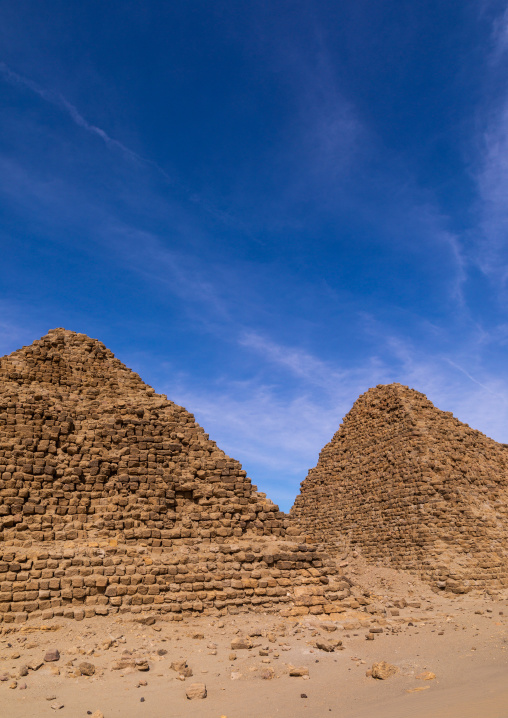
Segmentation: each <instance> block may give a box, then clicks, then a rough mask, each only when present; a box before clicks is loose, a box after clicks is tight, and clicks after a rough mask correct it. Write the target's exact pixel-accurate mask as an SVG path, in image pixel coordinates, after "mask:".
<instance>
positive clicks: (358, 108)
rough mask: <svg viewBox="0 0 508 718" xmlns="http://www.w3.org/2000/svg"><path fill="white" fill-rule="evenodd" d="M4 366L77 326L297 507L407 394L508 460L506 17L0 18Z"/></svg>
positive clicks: (368, 5)
mask: <svg viewBox="0 0 508 718" xmlns="http://www.w3.org/2000/svg"><path fill="white" fill-rule="evenodd" d="M0 103H1V105H0V213H1V215H0V216H1V218H2V221H1V223H0V249H1V258H2V272H1V279H0V354H5V353H9V352H11V351H13V350H15V349H16V348H18V347H19V346H21V345H24V344H30V343H31V342H32V341H33V340H34V339H35V338H38V337H40V336H42V335H43V334H45V333H46V332H47V331H48V330H49V329H50V328H53V327H57V326H64V327H66V328H68V329H73V330H75V331H78V332H85V333H87V334H88V335H90V336H92V337H97V338H99V339H101V340H102V341H104V342H105V344H106V345H107V346H108V347H109V348H111V349H112V351H114V352H115V354H116V355H117V356H118V357H119V358H120V359H121V360H122V361H124V362H125V363H126V364H128V365H129V366H131V367H132V368H133V369H135V370H136V371H137V372H139V374H140V375H141V376H142V378H143V379H144V380H145V381H147V382H148V383H149V384H151V385H152V386H154V388H155V389H156V390H157V391H159V392H163V393H166V394H167V395H168V397H169V398H171V399H173V400H174V401H176V402H177V403H179V404H182V405H184V406H185V407H186V408H187V409H188V410H189V411H192V412H194V413H195V415H196V418H197V420H198V421H199V422H200V423H201V424H202V425H203V426H204V427H205V430H206V431H207V432H208V433H209V434H210V436H211V437H212V438H213V439H215V440H216V441H217V443H218V444H219V446H220V447H221V448H223V449H224V450H225V451H226V453H228V454H229V455H231V456H234V457H235V458H237V459H238V460H240V461H241V462H242V463H243V464H244V467H245V468H246V469H247V471H248V473H249V475H250V476H251V478H252V480H253V481H254V483H256V484H257V485H258V487H259V489H260V490H263V491H266V492H267V493H268V495H269V496H270V497H271V498H273V499H274V500H275V501H277V502H278V503H279V504H280V505H281V507H283V508H284V509H288V508H289V507H290V505H291V504H292V502H293V500H294V497H295V495H296V493H297V491H298V488H299V482H300V481H302V480H303V479H304V478H305V475H306V473H307V471H308V469H309V468H310V467H312V466H313V465H315V463H316V461H317V457H318V453H319V451H320V449H321V448H322V446H323V445H324V444H325V443H326V442H327V441H329V440H330V438H331V436H332V435H333V433H334V432H335V431H336V429H337V428H338V427H339V424H340V422H341V420H342V417H343V416H344V415H345V414H346V413H347V412H348V411H349V409H350V408H351V406H352V404H353V402H354V401H355V400H356V398H357V397H358V396H359V394H360V393H362V392H364V391H366V390H367V389H368V388H369V387H371V386H375V385H376V384H379V383H389V382H392V381H399V382H401V383H403V384H408V385H410V386H411V387H413V388H415V389H418V390H419V391H422V392H424V393H426V394H427V395H428V396H429V398H430V399H431V400H432V401H433V402H434V403H435V404H436V405H437V406H439V407H440V408H441V409H444V410H447V411H453V413H454V414H455V415H456V416H457V417H458V418H459V419H461V420H462V421H465V422H467V423H469V424H470V425H471V426H473V427H474V428H478V429H480V430H481V431H483V432H485V433H487V434H488V435H490V436H492V437H493V438H495V439H497V440H498V441H504V442H508V376H507V361H506V354H507V347H508V317H507V309H506V308H507V306H508V249H507V236H508V201H507V199H508V5H507V4H506V2H489V1H488V0H485V1H481V0H478V1H477V2H468V1H467V0H461V2H455V1H452V0H439V2H438V1H433V0H429V1H428V2H426V3H408V2H402V0H387V1H386V2H383V3H379V2H377V1H376V0H355V2H341V3H337V2H328V1H327V0H313V1H312V2H310V1H306V0H301V1H300V2H298V1H295V2H285V1H284V0H281V1H280V2H277V3H268V2H256V3H234V2H231V0H229V2H224V1H221V0H218V1H217V2H214V3H210V2H194V1H193V0H189V2H185V3H167V2H154V1H150V0H144V2H140V1H133V0H131V1H129V0H123V1H122V2H118V1H117V0H110V1H109V2H107V3H105V2H103V1H102V0H101V2H99V1H98V0H87V2H85V3H69V2H63V1H56V0H47V2H44V3H41V2H35V1H30V0H16V1H14V0H10V1H7V2H0Z"/></svg>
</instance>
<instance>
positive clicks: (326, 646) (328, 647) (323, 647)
mask: <svg viewBox="0 0 508 718" xmlns="http://www.w3.org/2000/svg"><path fill="white" fill-rule="evenodd" d="M314 645H315V646H316V648H319V650H320V651H326V652H327V653H333V652H334V651H335V646H334V645H333V644H332V643H329V642H328V641H316V643H315V644H314Z"/></svg>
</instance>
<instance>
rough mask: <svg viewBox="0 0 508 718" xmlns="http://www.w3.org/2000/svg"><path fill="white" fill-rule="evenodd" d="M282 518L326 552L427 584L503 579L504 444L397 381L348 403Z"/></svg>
mask: <svg viewBox="0 0 508 718" xmlns="http://www.w3.org/2000/svg"><path fill="white" fill-rule="evenodd" d="M290 516H291V518H292V519H293V521H294V522H295V524H296V525H297V526H298V527H299V528H300V529H301V530H302V531H303V532H304V533H305V534H307V535H308V537H309V538H312V539H314V540H318V541H320V542H324V543H325V545H326V546H327V549H328V550H329V551H330V552H331V553H334V552H337V550H339V548H340V549H342V550H343V549H344V547H345V546H354V547H356V548H357V549H358V550H359V551H360V552H361V553H362V555H363V556H364V557H365V558H366V559H367V560H368V561H369V562H374V563H376V562H382V563H383V564H386V565H390V566H391V567H394V568H397V569H404V570H407V571H411V572H413V573H414V574H417V575H419V576H420V577H421V578H422V579H423V580H425V581H427V582H429V583H430V584H431V586H433V587H434V588H435V589H436V590H439V589H445V590H447V591H453V592H455V593H463V592H467V591H470V590H473V589H475V590H481V591H496V590H499V589H501V588H504V587H506V586H507V585H508V445H505V444H499V443H497V442H495V441H493V440H492V439H489V438H488V437H486V436H485V435H484V434H482V433H481V432H479V431H475V430H473V429H471V428H469V426H468V425H467V424H463V423H461V422H460V421H458V420H457V419H456V418H454V417H453V415H452V414H451V413H450V412H444V411H440V410H439V409H437V408H436V407H435V406H434V405H433V404H432V403H431V402H430V401H429V400H428V399H427V398H426V397H425V396H424V395H423V394H421V393H419V392H417V391H414V390H412V389H409V388H408V387H406V386H402V385H400V384H390V385H386V386H383V385H380V386H377V387H376V388H373V389H369V390H368V391H367V392H366V393H365V394H363V395H362V396H360V398H359V399H358V400H357V401H356V403H355V404H354V406H353V408H352V409H351V411H350V412H349V414H348V415H347V416H346V417H345V418H344V420H343V423H342V425H341V426H340V428H339V430H338V431H337V432H336V434H335V435H334V437H333V438H332V440H331V441H330V443H329V444H327V445H326V446H325V447H324V448H323V450H322V451H321V453H320V455H319V461H318V464H317V466H316V467H315V468H313V469H311V470H310V471H309V474H308V476H307V478H306V479H305V480H304V481H303V483H302V485H301V493H300V494H299V495H298V497H297V499H296V501H295V503H294V506H293V507H292V509H291V512H290Z"/></svg>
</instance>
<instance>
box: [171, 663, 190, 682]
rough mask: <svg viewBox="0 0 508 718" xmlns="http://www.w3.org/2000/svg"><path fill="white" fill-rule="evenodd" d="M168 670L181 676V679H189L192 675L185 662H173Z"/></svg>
mask: <svg viewBox="0 0 508 718" xmlns="http://www.w3.org/2000/svg"><path fill="white" fill-rule="evenodd" d="M170 668H171V669H172V670H173V671H176V672H177V673H178V674H179V676H182V677H183V678H190V677H191V676H192V675H193V673H192V668H190V667H189V666H188V665H187V661H183V660H180V661H173V663H172V664H171V666H170Z"/></svg>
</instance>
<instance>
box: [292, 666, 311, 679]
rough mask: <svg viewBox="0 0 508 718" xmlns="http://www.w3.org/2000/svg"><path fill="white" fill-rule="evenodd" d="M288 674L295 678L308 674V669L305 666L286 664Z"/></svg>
mask: <svg viewBox="0 0 508 718" xmlns="http://www.w3.org/2000/svg"><path fill="white" fill-rule="evenodd" d="M288 668H289V675H290V676H293V677H295V678H302V677H303V676H308V675H309V669H308V668H307V667H306V666H288Z"/></svg>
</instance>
